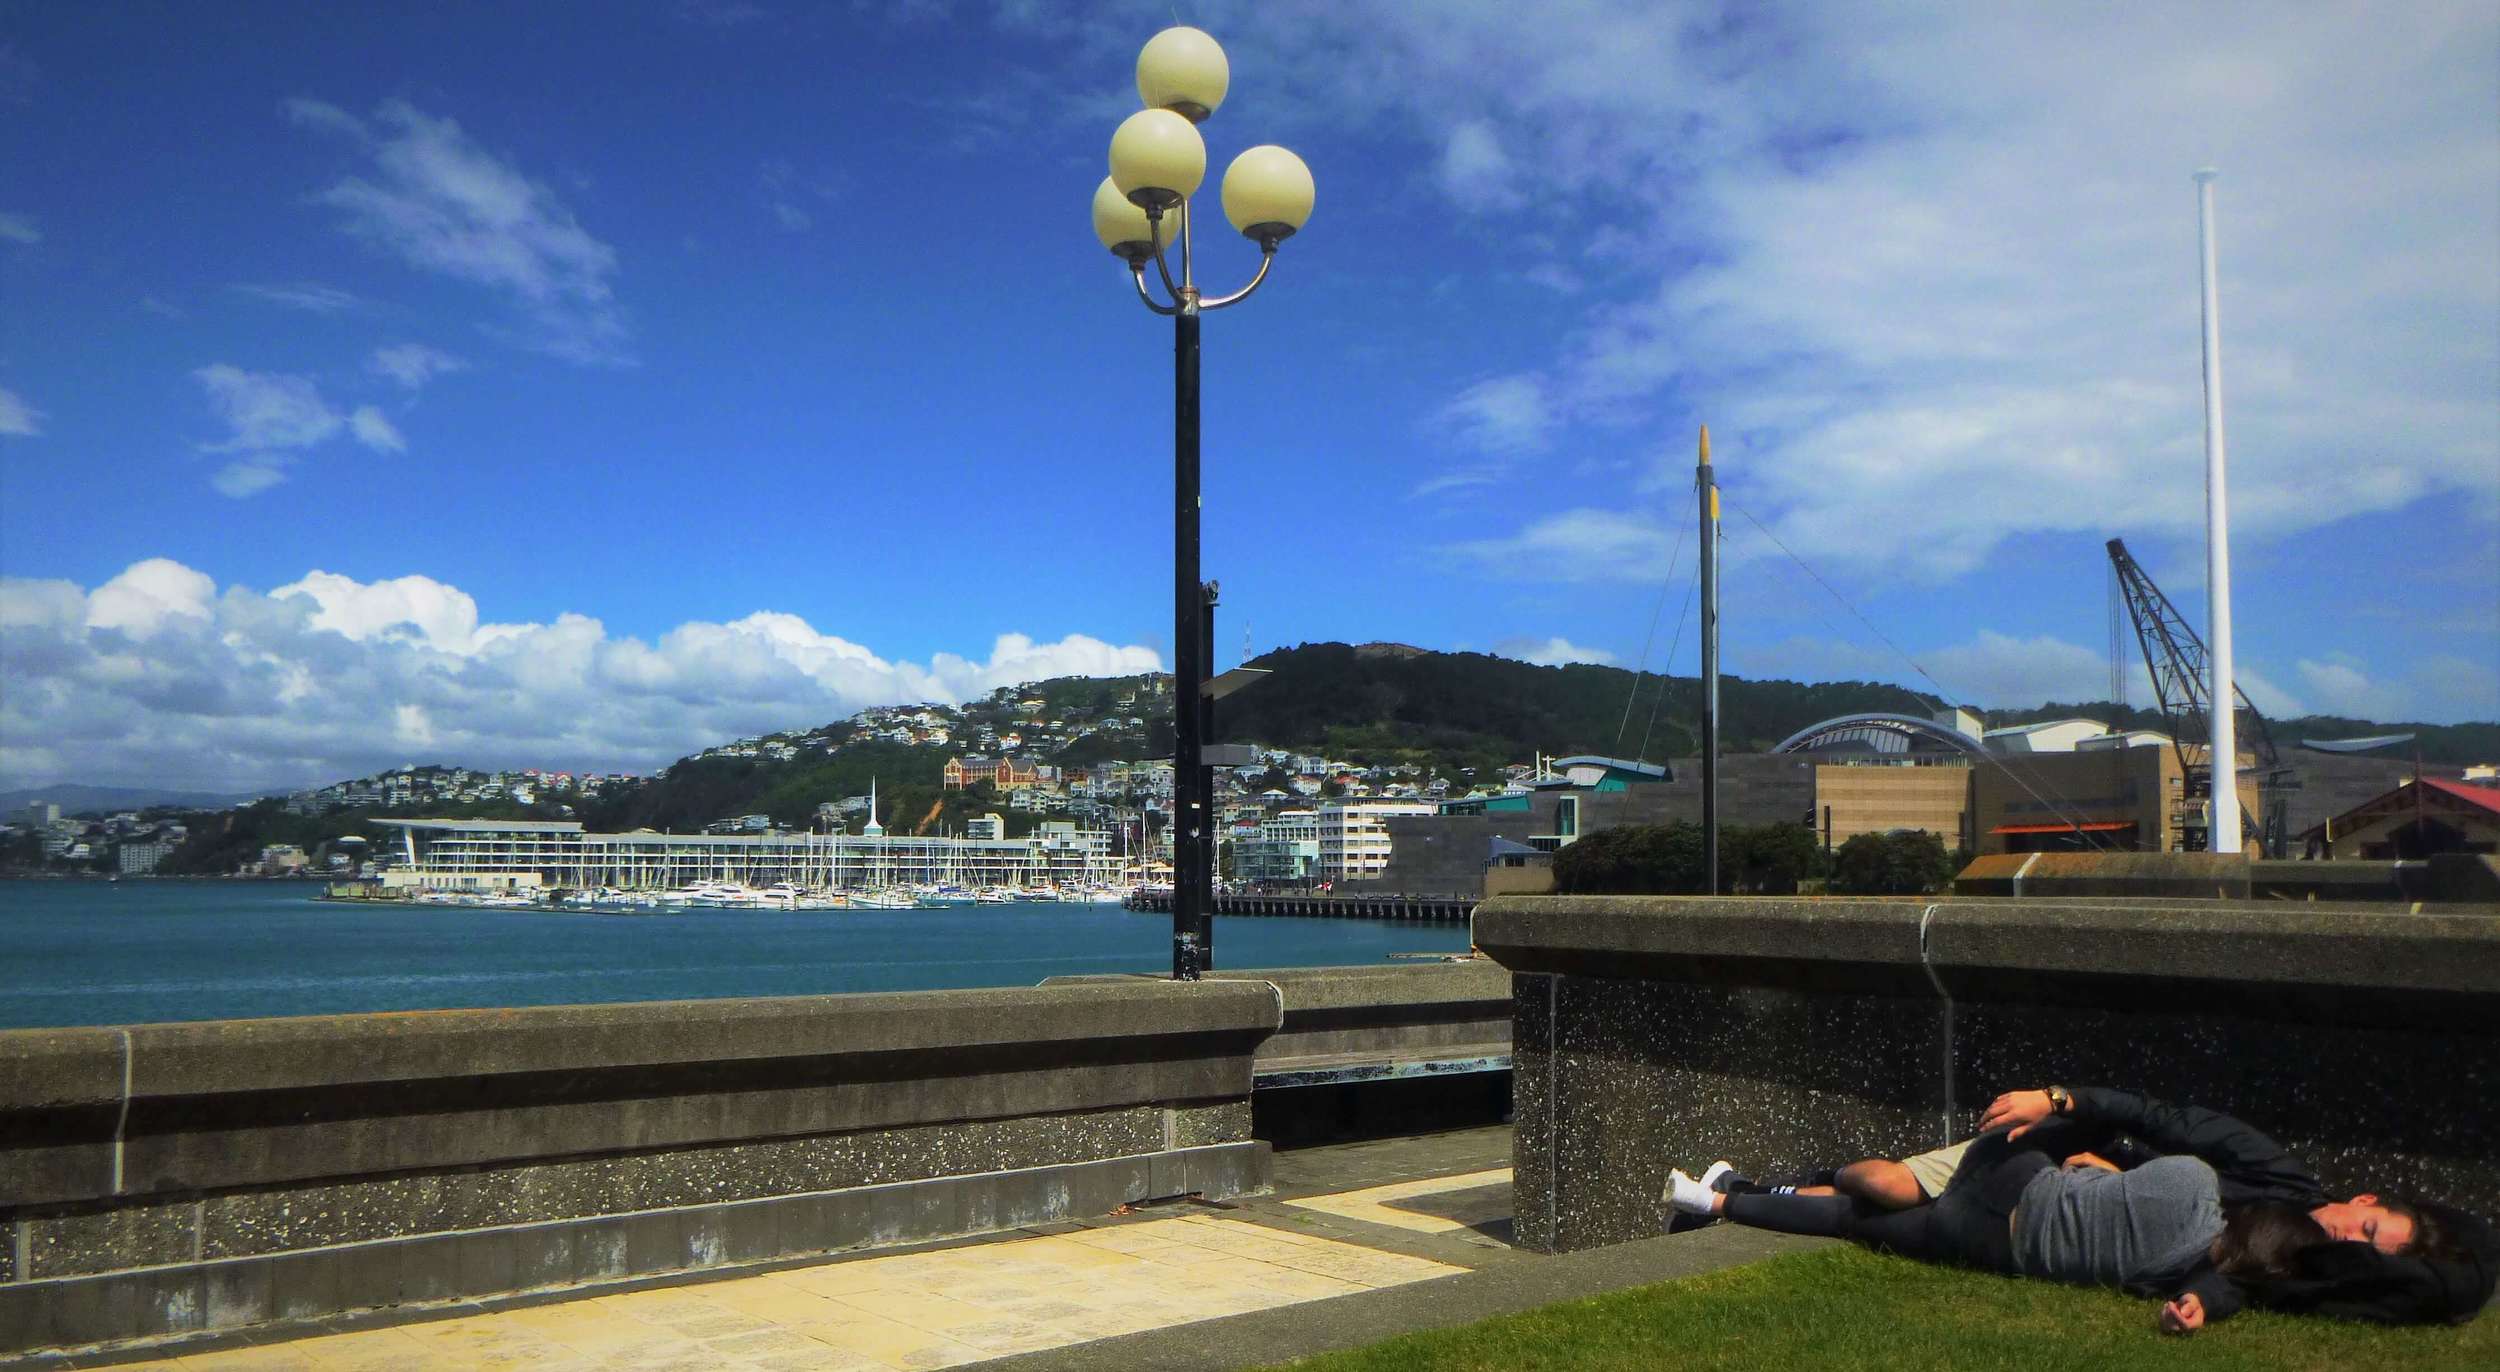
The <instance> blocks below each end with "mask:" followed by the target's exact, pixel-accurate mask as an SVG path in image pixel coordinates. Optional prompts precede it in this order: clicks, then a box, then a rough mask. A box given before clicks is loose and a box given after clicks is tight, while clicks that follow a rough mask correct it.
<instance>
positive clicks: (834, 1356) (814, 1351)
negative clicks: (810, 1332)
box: [747, 1340, 890, 1372]
mask: <svg viewBox="0 0 2500 1372" xmlns="http://www.w3.org/2000/svg"><path fill="white" fill-rule="evenodd" d="M811 1342H813V1341H812V1340H811ZM747 1365H748V1366H750V1367H754V1368H757V1369H760V1372H887V1369H888V1368H889V1366H890V1364H887V1363H882V1362H879V1361H877V1360H876V1359H875V1358H872V1357H869V1356H868V1355H867V1354H865V1353H854V1352H852V1351H850V1350H849V1349H847V1348H836V1347H834V1346H833V1345H832V1344H829V1343H819V1344H816V1345H815V1347H813V1348H811V1349H809V1350H808V1351H806V1352H804V1353H773V1354H768V1355H766V1356H764V1357H761V1358H756V1359H754V1360H752V1361H751V1362H749V1363H748V1364H747Z"/></svg>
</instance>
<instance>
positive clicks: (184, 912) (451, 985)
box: [0, 881, 1467, 1029]
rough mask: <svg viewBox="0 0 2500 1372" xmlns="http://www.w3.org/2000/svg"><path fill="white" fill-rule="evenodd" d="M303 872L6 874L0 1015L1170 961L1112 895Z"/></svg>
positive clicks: (311, 1005)
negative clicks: (641, 906) (847, 896)
mask: <svg viewBox="0 0 2500 1372" xmlns="http://www.w3.org/2000/svg"><path fill="white" fill-rule="evenodd" d="M319 890H320V887H319V886H317V885H315V884H312V883H296V882H253V881H119V882H103V881H0V1029H24V1028H33V1027H39V1026H49V1025H68V1024H138V1023H147V1022H158V1021H166V1020H195V1019H239V1018H252V1017H259V1016H265V1015H326V1014H338V1013H344V1012H350V1011H362V1010H433V1009H445V1008H449V1007H454V1006H502V1005H573V1004H589V1003H603V1002H613V1001H637V1000H685V999H698V998H708V997H716V996H804V995H821V994H825V993H828V992H836V991H915V990H930V989H936V988H940V987H963V986H1030V985H1032V984H1033V983H1035V982H1038V981H1040V980H1041V979H1042V978H1044V977H1055V976H1067V975H1071V974H1076V973H1085V972H1151V973H1167V972H1169V971H1170V970H1171V966H1172V953H1171V947H1172V935H1171V929H1172V925H1171V920H1170V919H1169V917H1166V916H1158V915H1146V914H1132V913H1130V912H1128V911H1126V910H1123V909H1121V908H1120V907H1118V906H1116V905H1038V904H1037V905H974V906H958V907H952V908H946V909H937V910H824V911H811V910H801V911H772V910H699V911H692V912H689V913H686V914H682V915H598V914H570V913H558V912H551V911H535V910H468V909H459V908H456V907H445V906H410V905H387V904H373V905H365V904H356V903H346V902H336V903H334V902H329V901H322V900H317V899H314V896H315V894H316V893H317V892H318V891H319ZM1466 947H1467V930H1466V928H1465V927H1464V926H1461V925H1449V924H1389V923H1379V922H1374V921H1369V920H1344V919H1247V918H1241V919H1236V918H1223V919H1218V920H1217V921H1216V926H1215V957H1216V965H1217V966H1218V967H1227V968H1231V967H1324V966H1336V965H1350V964H1363V963H1379V962H1381V961H1382V960H1383V959H1385V958H1387V957H1388V956H1389V955H1390V954H1392V953H1428V952H1462V951H1464V950H1465V949H1466Z"/></svg>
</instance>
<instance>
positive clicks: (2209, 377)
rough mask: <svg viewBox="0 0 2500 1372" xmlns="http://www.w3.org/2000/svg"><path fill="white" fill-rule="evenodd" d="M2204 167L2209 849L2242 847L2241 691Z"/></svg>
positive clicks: (2218, 326) (2210, 186)
mask: <svg viewBox="0 0 2500 1372" xmlns="http://www.w3.org/2000/svg"><path fill="white" fill-rule="evenodd" d="M2221 174H2222V173H2220V172H2218V171H2215V170H2214V169H2213V168H2211V167H2203V168H2200V169H2198V171H2197V173H2196V216H2197V225H2196V227H2197V234H2196V236H2197V243H2198V247H2199V249H2200V255H2201V256H2202V258H2203V265H2204V295H2205V625H2206V631H2207V633H2208V634H2209V635H2210V636H2211V638H2212V640H2213V642H2212V645H2211V653H2210V665H2211V666H2212V669H2213V683H2212V686H2213V689H2212V691H2211V693H2210V700H2209V702H2208V703H2209V706H2210V708H2209V710H2208V711H2207V714H2208V717H2209V719H2210V720H2211V728H2210V729H2209V730H2208V734H2207V736H2208V737H2209V738H2210V739H2211V740H2212V745H2213V746H2212V752H2211V755H2210V758H2211V764H2212V766H2211V770H2212V773H2213V827H2212V828H2211V829H2210V830H2208V831H2207V832H2208V835H2209V837H2208V838H2207V840H2206V849H2207V851H2209V852H2216V853H2236V852H2238V851H2240V788H2239V755H2240V754H2239V731H2238V718H2237V706H2238V705H2239V693H2238V692H2237V691H2236V690H2234V689H2233V686H2232V678H2233V673H2232V670H2231V511H2230V502H2229V498H2228V496H2227V494H2226V493H2225V490H2224V486H2223V451H2222V318H2221V311H2220V301H2219V299H2218V296H2217V292H2216V289H2215V286H2214V178H2215V177H2218V176H2220V175H2221Z"/></svg>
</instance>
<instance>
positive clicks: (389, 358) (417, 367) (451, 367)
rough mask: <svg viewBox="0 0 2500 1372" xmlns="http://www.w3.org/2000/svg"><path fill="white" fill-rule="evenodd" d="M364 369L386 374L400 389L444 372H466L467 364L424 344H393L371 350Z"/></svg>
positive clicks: (420, 386)
mask: <svg viewBox="0 0 2500 1372" xmlns="http://www.w3.org/2000/svg"><path fill="white" fill-rule="evenodd" d="M365 368H366V370H368V371H371V372H373V373H374V374H376V375H378V376H387V377H389V378H390V379H391V380H393V381H396V382H398V383H399V384H400V386H401V387H402V388H403V389H406V390H411V391H413V390H417V389H420V388H422V387H423V386H424V385H425V383H426V382H428V381H431V380H433V379H434V378H435V377H438V376H441V375H443V374H444V373H446V372H461V371H467V370H468V369H469V364H468V363H467V361H465V360H463V359H461V358H458V357H454V356H452V355H451V354H450V353H447V352H444V351H443V350H442V349H440V348H430V347H427V346H426V345H425V344H423V343H393V344H391V345H390V346H388V347H383V348H376V349H374V350H373V357H372V359H371V360H370V361H368V362H366V363H365Z"/></svg>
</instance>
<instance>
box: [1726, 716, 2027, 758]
mask: <svg viewBox="0 0 2500 1372" xmlns="http://www.w3.org/2000/svg"><path fill="white" fill-rule="evenodd" d="M1771 751H1772V752H1774V753H1883V754H1887V755H1902V754H1909V753H1945V752H1952V753H1967V754H1969V755H1971V756H1973V757H1976V756H1979V755H1980V754H1982V753H1984V752H1986V751H1987V750H1986V748H1985V747H1984V746H1983V745H1982V744H1981V743H1980V741H1979V740H1978V739H1976V738H1973V737H1971V736H1970V735H1969V734H1966V733H1963V732H1962V731H1961V730H1959V729H1956V728H1953V727H1952V726H1950V725H1945V724H1938V723H1937V722H1935V721H1934V720H1932V719H1921V718H1919V717H1918V716H1917V715H1896V714H1891V713H1888V712H1884V711H1871V712H1869V713H1866V714H1858V715H1835V716H1833V717H1832V718H1830V719H1827V720H1824V721H1823V722H1822V723H1820V724H1809V725H1807V726H1806V727H1805V728H1802V729H1799V730H1798V731H1797V732H1795V733H1793V734H1790V735H1789V736H1788V737H1786V738H1784V739H1781V740H1780V741H1779V742H1778V743H1776V744H1774V745H1772V748H1771Z"/></svg>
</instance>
